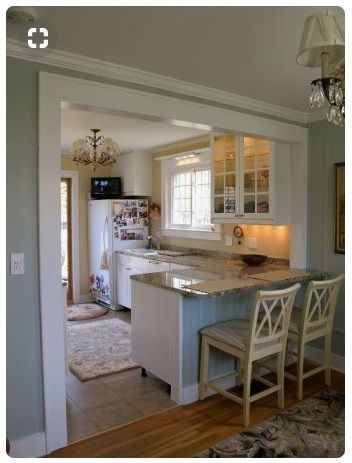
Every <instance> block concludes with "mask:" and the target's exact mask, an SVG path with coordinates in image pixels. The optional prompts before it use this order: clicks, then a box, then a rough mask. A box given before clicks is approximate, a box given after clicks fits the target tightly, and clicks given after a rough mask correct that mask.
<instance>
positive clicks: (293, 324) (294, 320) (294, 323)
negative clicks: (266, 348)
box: [259, 307, 325, 334]
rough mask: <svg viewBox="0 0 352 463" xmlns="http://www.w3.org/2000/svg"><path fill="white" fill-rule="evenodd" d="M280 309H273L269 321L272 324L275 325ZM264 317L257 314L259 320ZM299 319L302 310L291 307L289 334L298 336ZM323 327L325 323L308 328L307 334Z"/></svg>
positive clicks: (261, 314)
mask: <svg viewBox="0 0 352 463" xmlns="http://www.w3.org/2000/svg"><path fill="white" fill-rule="evenodd" d="M279 311H280V309H274V310H273V311H272V313H271V319H272V322H273V323H275V322H276V320H277V318H278V316H279V313H280V312H279ZM263 316H264V314H263V313H259V318H260V319H262V317H263ZM301 317H302V309H301V308H300V307H293V308H292V312H291V318H290V324H289V327H288V330H289V331H290V332H291V333H295V334H299V330H300V326H301ZM324 325H325V323H322V324H321V325H317V326H313V327H310V328H308V330H307V333H311V332H313V331H315V330H317V329H319V328H322V327H323V326H324Z"/></svg>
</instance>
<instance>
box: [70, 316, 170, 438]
mask: <svg viewBox="0 0 352 463" xmlns="http://www.w3.org/2000/svg"><path fill="white" fill-rule="evenodd" d="M111 316H119V317H121V318H122V317H124V318H125V319H126V318H127V317H128V315H127V314H123V313H122V314H121V313H119V312H115V313H111V311H109V313H108V314H107V315H105V316H104V317H111ZM101 318H103V317H101ZM126 321H127V320H126ZM87 322H88V321H86V323H87ZM71 323H72V322H71ZM174 406H176V404H175V403H174V402H173V401H172V400H171V399H170V395H169V394H168V392H167V385H166V384H165V383H164V382H162V381H161V380H159V379H158V378H156V377H155V376H153V375H152V374H150V373H148V376H147V377H142V376H141V369H140V368H137V369H134V370H129V371H125V372H121V373H116V374H114V375H110V376H105V377H102V378H97V379H93V380H91V381H86V382H81V381H80V380H79V379H77V378H76V377H75V376H74V375H73V374H72V373H70V372H68V373H67V375H66V414H67V432H68V442H69V443H71V442H75V441H78V440H81V439H84V438H86V437H89V436H91V435H93V434H98V433H100V432H102V431H106V430H108V429H110V428H113V427H115V426H119V425H121V424H126V423H129V422H131V421H134V420H136V419H139V418H143V417H146V416H150V415H152V414H155V413H158V412H161V411H164V410H166V409H169V408H172V407H174Z"/></svg>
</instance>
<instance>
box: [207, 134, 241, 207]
mask: <svg viewBox="0 0 352 463" xmlns="http://www.w3.org/2000/svg"><path fill="white" fill-rule="evenodd" d="M213 149H214V158H213V159H214V161H213V162H214V169H213V173H214V213H215V214H234V213H235V212H236V209H237V207H238V206H237V204H236V186H237V181H238V180H237V156H238V153H237V150H236V137H235V135H230V134H221V135H215V136H214V146H213Z"/></svg>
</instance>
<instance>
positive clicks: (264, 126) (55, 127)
mask: <svg viewBox="0 0 352 463" xmlns="http://www.w3.org/2000/svg"><path fill="white" fill-rule="evenodd" d="M62 101H66V102H68V103H76V104H82V105H86V106H91V107H94V106H96V107H101V108H106V109H111V110H114V111H116V110H117V111H122V112H129V113H134V114H136V115H140V116H141V117H143V116H154V117H155V118H157V119H158V120H175V119H176V120H179V121H182V122H183V123H185V124H187V123H201V124H207V125H210V126H211V127H214V128H215V129H217V128H218V129H220V130H228V131H234V130H236V131H237V132H239V133H249V132H250V133H251V134H253V135H257V136H266V137H268V138H272V139H274V140H283V141H285V142H287V143H290V144H291V146H292V147H293V148H295V149H293V150H292V152H293V153H294V162H295V166H296V167H297V169H298V171H300V172H301V171H302V169H303V171H304V169H305V170H307V165H308V129H307V128H304V127H300V126H297V125H294V124H288V123H285V122H280V121H276V120H270V119H268V118H262V117H258V116H254V115H251V114H245V113H242V112H235V111H229V110H228V109H222V108H218V107H214V106H209V105H205V104H200V103H195V102H191V101H185V100H180V99H176V98H171V97H169V96H164V95H159V94H156V93H148V92H146V91H141V90H132V89H128V88H125V87H118V86H117V85H109V84H102V83H99V82H94V81H89V80H86V79H77V78H72V77H66V76H62V75H58V74H50V73H46V72H41V71H40V72H39V158H38V159H39V180H38V181H39V263H40V274H39V278H40V310H41V330H42V350H43V382H44V412H45V432H46V453H50V452H51V451H53V450H56V449H58V448H61V447H65V446H66V445H67V429H66V397H65V387H66V386H65V371H66V360H65V356H64V352H65V347H64V346H65V333H64V329H62V330H58V329H57V327H58V326H62V327H63V326H64V311H63V310H62V288H61V265H60V227H59V224H60V201H59V194H60V177H61V149H60V140H61V132H60V127H61V124H60V122H61V103H62ZM292 188H293V191H292V193H293V195H294V196H293V197H298V198H299V205H297V207H296V209H293V223H294V224H295V226H293V227H292V238H291V242H292V243H293V246H292V249H293V250H294V251H295V254H293V255H292V256H291V257H292V262H293V264H292V265H294V266H295V267H298V268H299V267H306V262H307V259H306V248H307V214H308V213H307V201H306V198H307V179H306V176H305V175H302V174H301V175H298V174H297V177H295V178H294V181H293V186H292Z"/></svg>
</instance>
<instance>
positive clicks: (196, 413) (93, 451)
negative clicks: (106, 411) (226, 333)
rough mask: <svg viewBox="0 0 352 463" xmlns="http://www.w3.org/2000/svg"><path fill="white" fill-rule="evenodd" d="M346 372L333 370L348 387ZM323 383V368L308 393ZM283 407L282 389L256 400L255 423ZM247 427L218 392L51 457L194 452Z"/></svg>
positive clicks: (288, 402)
mask: <svg viewBox="0 0 352 463" xmlns="http://www.w3.org/2000/svg"><path fill="white" fill-rule="evenodd" d="M344 382H345V377H344V375H343V374H342V373H338V372H336V371H333V372H332V386H331V387H332V388H333V389H335V390H337V391H340V392H343V391H344ZM324 387H325V386H324V374H323V373H322V374H317V375H315V376H312V377H310V378H308V379H307V380H305V382H304V396H303V398H307V397H309V396H311V395H313V394H315V393H317V392H319V391H320V390H321V389H323V388H324ZM285 388H286V389H285V407H286V408H289V407H291V406H292V405H293V404H294V403H296V401H297V400H296V395H295V383H294V382H293V381H289V380H286V386H285ZM277 412H278V408H277V394H272V395H270V396H267V397H264V398H263V399H261V400H258V401H256V402H254V403H253V404H252V406H251V412H250V426H253V425H255V424H257V423H259V422H260V421H263V420H265V419H267V418H270V417H271V416H273V415H274V414H275V413H277ZM243 430H244V427H243V426H242V407H241V406H240V405H238V404H235V403H233V402H231V401H229V400H228V399H226V398H224V397H222V396H220V395H216V396H212V397H209V398H207V399H205V400H204V401H203V402H197V403H194V404H190V405H186V406H182V407H177V408H174V409H172V410H170V411H166V412H164V413H161V414H158V415H155V416H152V417H149V418H145V419H142V420H140V421H137V422H135V423H131V424H129V425H126V426H123V427H119V428H115V429H112V430H110V431H107V432H105V433H104V434H100V435H98V436H95V437H91V438H89V439H86V440H83V441H81V442H77V443H75V444H72V445H69V446H68V447H65V448H63V449H60V450H57V451H55V452H53V453H51V454H50V455H48V456H49V457H51V458H78V457H91V458H98V457H111V458H113V457H115V458H118V457H120V458H122V457H130V458H132V457H191V456H192V455H194V454H196V453H197V452H200V451H201V450H203V449H205V448H207V447H210V446H211V445H214V444H215V443H217V442H219V441H221V440H223V439H225V438H227V437H229V436H231V435H233V434H236V433H239V432H241V431H243Z"/></svg>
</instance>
